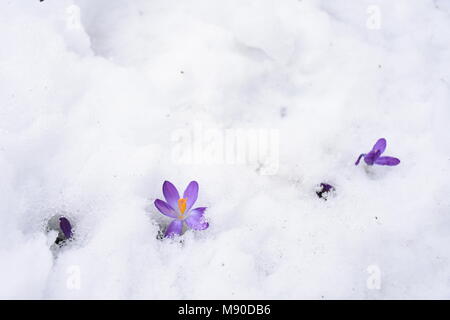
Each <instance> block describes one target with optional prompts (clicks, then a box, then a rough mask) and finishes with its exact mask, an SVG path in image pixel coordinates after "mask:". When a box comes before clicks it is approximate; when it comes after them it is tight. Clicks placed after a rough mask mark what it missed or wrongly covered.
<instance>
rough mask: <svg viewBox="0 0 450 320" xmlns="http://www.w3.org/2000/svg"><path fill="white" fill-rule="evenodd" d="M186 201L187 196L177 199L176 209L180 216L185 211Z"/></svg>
mask: <svg viewBox="0 0 450 320" xmlns="http://www.w3.org/2000/svg"><path fill="white" fill-rule="evenodd" d="M186 202H187V198H181V199H178V209H180V217H182V216H183V214H184V212H185V211H186Z"/></svg>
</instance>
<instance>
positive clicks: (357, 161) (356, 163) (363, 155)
mask: <svg viewBox="0 0 450 320" xmlns="http://www.w3.org/2000/svg"><path fill="white" fill-rule="evenodd" d="M365 156H366V154H365V153H362V154H360V155H359V157H358V160H356V162H355V166H357V165H358V164H359V162H360V161H361V158H362V157H365Z"/></svg>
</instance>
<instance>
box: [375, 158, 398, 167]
mask: <svg viewBox="0 0 450 320" xmlns="http://www.w3.org/2000/svg"><path fill="white" fill-rule="evenodd" d="M375 163H376V164H378V165H380V166H396V165H398V164H399V163H400V160H399V159H397V158H394V157H379V158H378V159H377V160H375Z"/></svg>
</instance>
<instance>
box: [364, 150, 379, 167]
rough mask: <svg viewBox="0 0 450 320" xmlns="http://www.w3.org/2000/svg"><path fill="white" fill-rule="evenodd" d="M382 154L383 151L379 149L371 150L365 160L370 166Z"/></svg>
mask: <svg viewBox="0 0 450 320" xmlns="http://www.w3.org/2000/svg"><path fill="white" fill-rule="evenodd" d="M380 154H381V152H380V151H379V150H377V151H370V152H369V153H368V154H366V156H365V157H364V162H365V163H367V164H368V165H369V166H371V165H373V164H374V162H375V161H376V160H377V159H378V158H379V157H380Z"/></svg>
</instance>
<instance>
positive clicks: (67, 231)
mask: <svg viewBox="0 0 450 320" xmlns="http://www.w3.org/2000/svg"><path fill="white" fill-rule="evenodd" d="M59 227H60V228H61V230H62V232H63V233H64V236H65V237H66V239H69V238H72V225H71V224H70V222H69V220H68V219H67V218H65V217H61V218H59Z"/></svg>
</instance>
